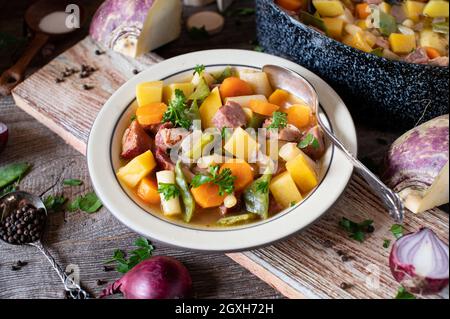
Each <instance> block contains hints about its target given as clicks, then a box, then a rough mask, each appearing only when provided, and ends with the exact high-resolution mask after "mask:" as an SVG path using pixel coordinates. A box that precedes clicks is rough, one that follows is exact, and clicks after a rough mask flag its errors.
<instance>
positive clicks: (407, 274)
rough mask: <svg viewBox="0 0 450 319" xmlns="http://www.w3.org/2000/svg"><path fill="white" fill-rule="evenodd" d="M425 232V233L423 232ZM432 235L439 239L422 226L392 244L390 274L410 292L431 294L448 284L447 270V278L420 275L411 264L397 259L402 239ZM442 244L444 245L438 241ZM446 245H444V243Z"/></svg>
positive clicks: (436, 292)
mask: <svg viewBox="0 0 450 319" xmlns="http://www.w3.org/2000/svg"><path fill="white" fill-rule="evenodd" d="M423 232H427V234H423ZM418 235H419V236H420V235H425V236H433V237H435V238H436V239H437V240H438V241H440V239H439V238H438V237H437V236H436V234H434V232H433V231H432V230H430V229H427V228H423V229H421V230H420V231H419V232H417V233H411V234H408V235H405V236H403V237H401V238H400V239H398V240H397V242H396V243H395V244H394V245H393V246H392V250H391V254H390V256H389V266H390V268H391V272H392V275H393V276H394V278H395V280H397V281H398V282H399V283H400V284H401V285H402V286H403V287H405V289H406V290H408V291H409V292H411V293H415V294H420V295H433V294H438V293H439V292H441V291H442V290H443V289H445V287H447V286H448V284H449V278H448V272H447V278H431V277H426V276H420V275H418V274H417V273H416V269H415V267H414V265H412V264H406V263H404V262H402V261H400V260H399V246H400V245H402V241H405V240H409V239H410V238H408V237H410V236H418ZM440 242H441V244H442V245H445V244H444V243H443V242H442V241H440ZM445 246H446V245H445ZM446 248H447V258H446V261H447V271H448V246H446Z"/></svg>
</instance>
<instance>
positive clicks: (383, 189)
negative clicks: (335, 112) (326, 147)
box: [322, 125, 404, 223]
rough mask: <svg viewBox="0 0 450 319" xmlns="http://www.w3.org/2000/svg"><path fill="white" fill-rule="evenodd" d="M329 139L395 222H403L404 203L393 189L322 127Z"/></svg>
mask: <svg viewBox="0 0 450 319" xmlns="http://www.w3.org/2000/svg"><path fill="white" fill-rule="evenodd" d="M322 127H323V130H324V131H325V133H326V135H327V136H328V138H329V139H330V140H331V141H332V142H333V144H334V145H336V146H337V147H338V148H339V149H340V150H341V151H342V152H343V153H344V154H345V155H346V156H347V158H348V159H349V160H350V161H351V162H352V164H353V166H354V167H355V168H356V170H357V171H358V173H359V174H360V175H361V176H362V177H363V178H364V179H365V180H366V182H367V183H368V184H369V185H370V186H371V188H372V189H373V190H374V191H375V192H376V193H377V195H378V196H379V197H380V198H381V199H382V200H383V202H384V204H385V205H386V206H387V207H388V209H389V214H390V215H391V217H392V218H394V219H395V221H397V222H399V223H401V222H403V212H404V207H403V203H402V201H401V199H400V197H399V196H398V194H397V193H395V192H394V191H393V190H392V189H390V188H389V187H387V186H386V185H385V184H384V183H383V182H382V181H381V180H380V179H379V178H378V177H377V176H376V175H375V174H374V173H372V172H371V171H370V170H369V169H368V168H367V167H366V166H365V165H364V164H363V163H361V162H360V161H359V160H358V159H357V158H356V156H355V155H353V154H352V153H351V152H350V151H349V150H347V148H346V147H345V146H344V145H343V144H342V143H341V142H340V141H339V139H338V138H337V137H336V136H335V135H334V134H333V133H331V132H330V131H329V130H328V128H327V127H325V126H324V125H322Z"/></svg>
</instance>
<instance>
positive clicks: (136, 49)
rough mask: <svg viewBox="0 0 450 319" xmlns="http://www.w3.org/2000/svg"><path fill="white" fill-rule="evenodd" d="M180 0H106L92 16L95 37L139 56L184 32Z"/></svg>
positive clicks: (113, 46)
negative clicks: (182, 30) (182, 29)
mask: <svg viewBox="0 0 450 319" xmlns="http://www.w3.org/2000/svg"><path fill="white" fill-rule="evenodd" d="M181 11H182V4H181V1H180V0H106V1H105V2H103V4H102V5H101V6H100V8H99V9H98V10H97V12H96V13H95V15H94V18H93V19H92V23H91V28H90V34H91V36H92V38H93V39H95V40H97V41H99V42H100V43H103V44H104V45H105V46H106V47H108V48H110V49H113V50H115V51H118V52H120V53H122V54H125V55H128V56H131V57H136V56H139V55H142V54H144V53H147V52H148V51H150V50H153V49H156V48H158V47H160V46H162V45H164V44H166V43H168V42H170V41H173V40H175V39H176V38H177V37H178V36H179V34H180V32H181Z"/></svg>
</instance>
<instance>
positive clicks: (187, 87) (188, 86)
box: [163, 82, 195, 104]
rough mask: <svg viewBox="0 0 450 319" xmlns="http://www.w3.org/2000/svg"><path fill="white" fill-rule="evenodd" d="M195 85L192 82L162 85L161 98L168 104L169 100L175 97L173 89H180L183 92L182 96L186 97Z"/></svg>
mask: <svg viewBox="0 0 450 319" xmlns="http://www.w3.org/2000/svg"><path fill="white" fill-rule="evenodd" d="M194 89H195V86H194V84H192V83H190V82H187V83H173V84H169V85H168V86H166V87H164V89H163V98H164V102H165V103H166V104H169V103H170V101H172V99H173V98H174V97H175V91H176V90H181V91H183V93H184V96H185V97H186V98H188V97H189V96H190V95H191V94H192V93H193V92H194Z"/></svg>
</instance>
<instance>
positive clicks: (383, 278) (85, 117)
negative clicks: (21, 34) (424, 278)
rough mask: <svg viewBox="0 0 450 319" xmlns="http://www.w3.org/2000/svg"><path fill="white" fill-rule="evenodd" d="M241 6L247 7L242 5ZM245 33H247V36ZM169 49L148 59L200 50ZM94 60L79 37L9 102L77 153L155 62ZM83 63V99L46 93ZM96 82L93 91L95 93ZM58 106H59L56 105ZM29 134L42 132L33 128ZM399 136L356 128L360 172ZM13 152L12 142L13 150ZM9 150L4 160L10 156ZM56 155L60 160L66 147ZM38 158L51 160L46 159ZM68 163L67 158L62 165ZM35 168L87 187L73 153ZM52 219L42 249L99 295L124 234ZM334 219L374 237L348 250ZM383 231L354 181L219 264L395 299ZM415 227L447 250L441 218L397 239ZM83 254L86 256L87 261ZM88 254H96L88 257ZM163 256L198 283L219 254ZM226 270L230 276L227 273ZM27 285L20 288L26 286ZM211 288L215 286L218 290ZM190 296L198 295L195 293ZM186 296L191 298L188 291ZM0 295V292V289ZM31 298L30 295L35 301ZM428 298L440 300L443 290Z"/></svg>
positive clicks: (425, 219) (71, 92) (71, 93)
mask: <svg viewBox="0 0 450 319" xmlns="http://www.w3.org/2000/svg"><path fill="white" fill-rule="evenodd" d="M243 2H247V3H248V2H251V1H243ZM238 29H239V28H238V26H237V25H235V26H234V29H233V28H232V27H231V26H230V27H229V28H228V29H225V31H224V32H230V34H231V31H230V30H234V32H236V30H238ZM227 30H228V31H227ZM245 30H249V28H246V29H245ZM250 30H251V29H250ZM248 32H252V31H248ZM243 34H244V37H247V36H249V35H246V33H245V32H243ZM215 41H217V40H216V39H213V40H212V41H211V46H212V47H223V46H224V44H223V43H215ZM177 42H178V43H179V44H180V43H181V44H183V45H184V46H183V45H178V46H177V44H176V43H173V44H170V45H169V46H166V47H164V48H162V49H161V50H159V51H158V53H160V54H163V53H164V52H167V51H168V50H169V51H171V52H176V53H185V52H189V50H194V49H199V48H205V46H206V44H203V46H199V45H197V46H196V45H195V44H192V41H190V40H187V37H186V36H182V38H181V39H180V40H178V41H177ZM250 45H251V44H250V42H248V43H247V44H243V43H242V42H241V44H240V45H239V46H238V47H246V46H247V47H248V46H250ZM94 52H95V48H93V47H92V43H90V40H89V39H86V40H84V41H83V42H82V43H81V44H79V45H77V46H76V47H74V48H72V49H71V50H69V51H68V52H67V53H65V54H64V55H62V56H60V57H58V58H57V59H56V60H54V61H53V62H52V63H50V64H49V65H47V66H45V67H44V68H43V69H41V70H39V71H38V72H36V73H35V74H34V75H33V76H32V77H30V78H29V79H28V80H27V81H26V82H25V83H24V84H22V85H21V86H20V87H18V88H17V89H16V90H15V91H14V96H15V99H16V102H17V103H18V105H19V106H20V107H22V108H23V109H25V110H26V111H27V112H28V113H30V114H32V115H33V116H34V117H35V118H37V119H38V120H39V121H41V122H42V123H44V124H45V125H46V126H48V127H49V128H51V129H52V130H53V131H55V132H56V133H57V134H58V135H60V136H61V137H62V138H63V139H64V140H65V141H66V142H68V143H69V144H71V145H72V146H74V147H75V148H76V149H77V150H78V151H80V152H84V151H85V143H86V140H87V136H88V132H89V128H90V124H91V123H92V122H93V119H94V117H95V114H96V112H97V111H98V109H99V108H100V107H101V105H102V104H103V102H104V101H105V100H106V99H107V97H108V96H109V95H110V94H111V93H112V92H113V91H114V90H115V88H117V87H118V86H119V85H120V84H121V82H123V81H125V79H126V78H128V77H129V76H131V74H130V71H131V70H132V69H134V68H137V69H141V68H143V67H145V64H147V63H153V62H156V61H157V60H158V57H157V56H155V55H150V56H148V57H147V59H146V60H141V61H138V62H133V65H127V63H129V61H127V60H126V59H124V58H123V57H121V56H118V55H115V54H111V55H110V54H109V53H108V55H102V56H94V58H95V60H92V58H93V56H92V55H93V54H95V53H94ZM108 59H111V60H112V61H113V62H112V63H111V62H108V61H107V60H108ZM83 61H86V62H88V63H89V64H91V63H95V64H96V65H98V66H101V67H100V68H99V71H98V72H96V73H94V75H93V77H92V79H91V78H90V79H89V80H90V81H92V83H89V84H92V85H94V88H93V89H92V90H91V91H88V92H84V91H83V90H82V89H80V88H81V85H82V84H83V83H82V82H81V81H79V80H76V81H73V82H72V81H68V82H67V83H62V85H61V84H58V85H55V83H54V77H55V75H57V74H58V72H60V71H61V70H63V69H64V67H65V66H73V64H74V65H79V64H81V63H84V62H83ZM92 61H95V62H92ZM136 63H137V64H136ZM105 66H109V68H106V69H105ZM105 70H107V71H105ZM97 81H99V82H97ZM98 83H101V85H99V84H98ZM104 84H106V85H104ZM49 88H51V89H49ZM36 92H37V93H36ZM77 99H78V100H77ZM80 100H81V101H82V103H81V102H80ZM59 101H63V102H64V103H59ZM77 102H78V103H79V104H77ZM81 104H82V105H81ZM80 108H82V109H83V111H82V112H79V111H77V112H75V110H79V109H80ZM2 111H3V110H2ZM17 112H18V111H17ZM0 114H2V113H0ZM0 118H3V115H1V117H0ZM2 120H3V119H2ZM3 121H4V120H3ZM34 125H37V124H34ZM39 127H40V128H41V129H42V130H43V128H42V126H39ZM30 133H32V135H30V136H29V135H25V136H24V137H26V138H28V142H29V141H30V140H31V141H32V143H31V142H29V143H30V146H29V149H30V150H31V151H30V150H28V149H27V147H26V146H22V147H23V148H22V149H21V151H23V152H25V151H28V152H27V154H28V153H30V154H35V152H39V151H40V148H41V147H43V148H44V149H46V148H47V147H48V146H47V145H45V146H42V144H43V143H39V142H38V141H41V139H39V134H36V133H34V132H30ZM399 133H400V132H381V131H379V130H376V129H373V128H370V127H365V126H362V125H358V137H359V142H360V150H359V153H360V157H361V158H362V159H363V160H365V161H366V162H367V164H374V163H379V162H380V161H381V159H382V156H383V154H384V152H385V150H386V148H387V145H388V144H389V143H391V142H392V141H393V140H394V139H395V138H396V137H397V136H398V135H399ZM42 135H45V136H54V135H53V134H51V133H49V132H47V131H45V130H43V132H42ZM46 143H47V140H46ZM10 145H11V144H10ZM32 145H34V146H32ZM16 147H17V146H16V145H15V144H14V148H16ZM10 148H11V146H10ZM7 152H8V150H7ZM11 152H12V154H13V155H11ZM16 152H18V153H16ZM66 152H68V153H70V151H69V150H67V147H66ZM6 154H8V155H7V158H6V160H5V163H6V162H13V161H14V160H16V161H17V160H22V159H23V158H24V157H23V156H19V155H20V151H11V150H10V151H9V153H6ZM48 154H51V157H49V156H48ZM2 156H3V155H2ZM11 156H12V157H11ZM74 159H77V160H76V161H75V162H74V163H73V164H70V165H69V163H72V161H73V160H74ZM41 160H42V162H43V163H45V164H42V165H44V166H45V167H46V168H45V170H44V171H45V172H46V174H47V175H46V176H47V179H48V180H49V184H50V185H52V182H50V180H51V181H53V183H54V182H55V181H54V179H55V178H58V177H61V176H63V175H66V174H68V175H72V174H80V173H81V172H82V175H83V178H84V179H85V180H88V176H87V172H86V167H85V164H84V160H83V158H82V156H81V155H74V154H73V151H72V156H70V155H69V156H66V155H62V154H60V155H58V151H55V150H54V151H51V150H48V149H46V151H45V152H44V153H42V158H41ZM45 160H47V161H48V163H47V162H45ZM3 161H4V159H3V158H1V163H3ZM52 162H53V165H52ZM72 165H73V166H72ZM52 167H54V169H52ZM57 168H59V169H57ZM38 172H39V171H38ZM50 172H51V173H50ZM41 174H42V173H41ZM48 174H52V175H54V177H53V179H52V178H49V177H48V176H49V175H48ZM52 175H50V176H52ZM37 180H39V179H38V178H37V177H36V176H34V175H31V176H29V177H28V178H27V179H26V180H25V181H24V187H30V188H29V189H31V190H34V191H35V192H36V191H38V190H39V189H45V186H44V185H40V184H37V185H36V184H35V183H38V182H37ZM27 183H32V184H33V185H32V186H31V185H27ZM39 183H43V182H39ZM58 185H59V184H58ZM59 187H60V186H59ZM88 187H89V185H86V186H84V187H83V189H82V190H78V189H75V190H73V189H64V191H65V192H69V196H74V195H76V193H75V194H73V193H72V192H74V191H75V192H77V191H78V192H83V191H84V190H85V189H84V188H86V189H88ZM55 191H61V189H58V188H56V189H52V192H55ZM60 215H61V216H60V217H59V219H58V218H57V217H56V216H55V221H54V223H53V222H52V224H51V227H50V233H49V243H50V245H51V248H52V249H54V250H55V251H57V252H58V255H59V256H61V260H62V261H63V262H64V263H67V262H70V261H76V262H78V263H79V264H80V265H81V266H80V268H82V274H86V279H83V277H82V280H83V282H84V281H86V282H87V286H88V287H90V288H91V289H92V290H94V291H98V290H99V289H100V288H98V287H96V286H95V282H94V281H95V280H96V279H102V278H99V277H101V276H103V277H106V278H107V279H111V278H117V274H111V273H102V272H101V262H99V260H98V259H99V258H98V256H99V255H100V254H104V255H105V258H107V257H109V256H110V254H111V252H112V250H113V249H114V248H116V246H117V245H120V247H124V245H125V246H126V245H129V243H130V242H131V241H132V238H133V235H134V234H133V233H132V232H131V231H127V230H126V229H124V227H123V226H121V225H119V224H118V223H117V222H116V221H115V220H113V218H112V217H111V216H110V215H109V214H108V213H106V212H102V213H100V214H95V215H92V216H88V217H86V216H85V215H81V217H80V215H79V214H74V215H72V214H65V215H66V217H65V218H64V216H62V215H63V214H60ZM105 216H108V217H105ZM344 216H345V217H347V218H350V219H352V220H355V221H362V220H364V219H373V220H374V224H375V228H376V230H375V232H374V233H373V234H371V236H370V237H369V239H368V240H366V241H365V242H364V243H363V244H361V243H358V242H355V241H353V240H351V239H349V238H348V236H347V234H345V232H343V231H342V230H341V229H339V227H338V222H339V220H340V218H342V217H344ZM65 220H66V222H65ZM391 225H392V221H391V220H390V218H389V217H388V215H387V213H386V212H385V210H384V208H383V207H382V205H381V204H380V202H379V200H378V199H377V198H376V196H375V195H374V194H373V193H372V192H371V191H370V190H369V189H368V188H367V186H366V184H365V183H364V182H363V181H362V180H361V179H360V178H358V177H356V176H355V177H354V178H353V180H352V182H351V183H350V185H349V187H348V189H347V191H346V192H345V194H344V195H343V196H342V197H341V199H340V200H339V201H338V202H337V203H336V204H335V205H334V206H333V208H332V209H331V210H330V212H328V214H327V215H326V216H325V217H323V218H322V219H321V220H320V221H318V222H317V223H315V224H314V225H312V226H311V227H309V228H308V229H307V230H305V231H304V232H302V233H300V234H298V235H296V236H294V237H292V238H290V239H287V240H285V241H282V242H279V243H277V244H275V245H273V246H270V247H266V248H263V249H259V250H255V251H250V252H245V253H239V254H230V255H229V257H231V258H232V259H233V260H235V261H237V262H238V263H240V264H241V265H243V266H244V267H246V268H248V269H249V270H250V271H252V272H253V273H254V274H256V275H257V276H258V277H260V278H261V279H263V280H264V281H266V282H268V283H269V284H270V285H271V286H273V287H275V288H276V289H278V290H279V291H280V292H281V293H282V294H283V295H285V296H287V297H290V298H392V297H393V296H395V291H396V290H397V288H398V284H396V283H395V282H394V281H393V279H392V277H391V275H390V271H389V269H388V266H387V257H388V253H389V249H385V248H383V241H384V239H391V240H393V238H392V235H391V234H390V232H389V228H390V226H391ZM421 226H430V227H431V228H433V229H434V230H435V231H436V232H437V233H438V234H439V235H440V236H441V238H442V239H444V240H445V241H447V242H448V214H446V213H445V212H443V211H440V210H438V209H436V210H433V212H431V213H429V214H425V215H420V216H412V215H408V217H407V219H406V224H405V228H406V230H407V231H414V230H417V229H419V228H420V227H421ZM115 243H117V245H116V246H114V244H115ZM330 246H332V247H330ZM72 249H73V252H74V254H75V255H74V256H71V251H72ZM93 251H95V253H92V252H93ZM97 251H99V252H100V253H99V254H97ZM164 252H167V253H168V254H172V255H173V254H175V255H176V256H181V258H182V261H184V262H186V263H187V264H188V266H189V265H192V268H195V270H194V271H195V274H196V275H197V276H198V277H201V271H203V270H204V269H205V267H199V266H198V263H196V261H199V263H203V262H204V260H205V259H207V258H208V257H211V263H208V265H209V266H212V267H215V265H216V263H215V262H218V263H220V259H221V258H224V256H223V255H213V256H209V255H207V256H206V257H205V259H197V258H199V257H198V254H195V253H190V252H178V251H174V250H172V249H169V248H164V247H163V246H161V250H159V251H158V253H161V254H164ZM342 252H343V253H345V254H346V255H348V256H350V260H348V261H346V262H344V261H343V260H342V256H340V255H341V254H342ZM8 253H9V256H10V257H12V256H13V259H14V258H18V257H17V254H15V253H14V252H11V251H7V256H8ZM31 254H32V253H31ZM202 257H204V256H202ZM35 258H36V259H35V260H39V257H38V256H35ZM216 259H217V260H216ZM224 265H228V266H225V268H228V267H230V266H229V265H230V264H229V263H224ZM41 266H42V267H43V269H45V267H46V266H45V265H44V264H42V265H41ZM2 268H4V267H0V287H2V285H4V286H5V287H8V280H7V279H2V277H4V276H2V275H3V273H2V272H3V271H5V270H4V269H2ZM206 268H208V266H206ZM41 270H42V269H41ZM7 271H8V270H6V272H7ZM223 271H224V269H221V268H220V266H219V268H215V270H212V269H211V272H210V273H211V276H217V277H218V278H220V280H222V279H223V277H222V276H226V275H222V272H223ZM233 271H235V270H234V268H233ZM14 276H17V274H14V273H11V274H9V275H8V276H6V277H5V278H8V279H9V280H11V278H15V277H14ZM46 276H48V277H47V278H53V284H52V285H48V289H49V290H48V293H49V295H51V294H52V293H54V292H55V291H56V290H55V289H56V283H55V280H56V278H55V277H54V275H52V273H51V272H49V271H48V270H47V271H46ZM83 276H84V275H83ZM203 279H206V280H200V281H199V283H198V284H199V285H208V283H207V282H208V280H207V278H203ZM241 279H242V281H241ZM34 280H35V279H34ZM194 280H195V279H194ZM197 280H198V279H197ZM235 280H238V278H235ZM245 281H246V279H244V278H239V280H238V282H239V283H242V284H243V285H244V287H245V289H244V290H245V291H233V292H232V294H228V292H227V293H225V292H223V291H220V292H219V291H216V292H214V293H211V294H206V296H214V297H221V296H224V295H225V296H230V295H231V296H234V297H252V290H253V287H257V286H258V285H259V284H258V285H257V284H256V281H254V280H251V281H248V282H245ZM32 282H33V281H31V280H30V283H32ZM239 283H236V282H233V283H231V285H232V286H233V285H234V286H233V287H236V286H237V285H238V284H239ZM342 283H346V284H349V285H351V286H352V287H351V288H349V289H342V288H341V285H342ZM218 286H219V287H220V283H219V285H218ZM200 288H201V289H204V288H203V287H200ZM21 289H23V290H20V289H19V290H20V292H17V290H18V289H16V290H14V289H13V288H12V287H10V286H9V288H7V289H6V290H7V291H8V292H9V293H10V294H12V295H14V294H16V293H17V294H18V295H19V296H21V295H24V294H25V295H26V296H28V297H30V296H33V294H26V293H25V290H26V289H27V288H26V287H23V288H21ZM210 289H213V288H210ZM206 290H208V289H206ZM196 291H198V290H197V289H196ZM36 292H37V290H35V291H34V293H36ZM259 292H262V291H259V290H258V289H256V293H259ZM202 293H203V292H200V294H199V296H202ZM1 296H2V292H1V291H0V297H1ZM34 296H35V297H36V296H38V295H34ZM46 296H48V295H46ZM58 296H59V295H58ZM258 296H259V297H261V295H253V297H258ZM262 296H263V297H265V296H266V297H277V296H279V295H277V294H274V293H273V292H272V293H270V292H268V291H267V290H264V292H263V293H262ZM433 297H437V296H433ZM438 297H444V298H448V291H446V292H444V294H442V295H441V296H438Z"/></svg>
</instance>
